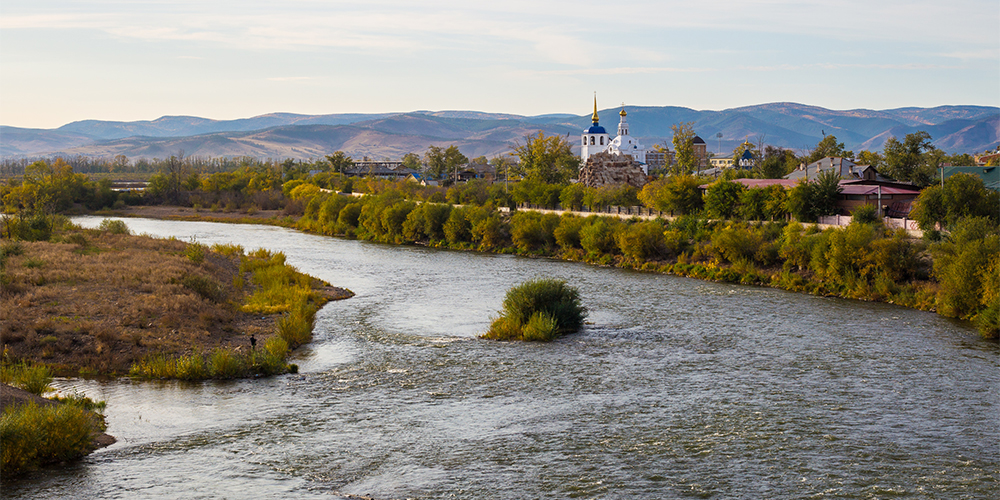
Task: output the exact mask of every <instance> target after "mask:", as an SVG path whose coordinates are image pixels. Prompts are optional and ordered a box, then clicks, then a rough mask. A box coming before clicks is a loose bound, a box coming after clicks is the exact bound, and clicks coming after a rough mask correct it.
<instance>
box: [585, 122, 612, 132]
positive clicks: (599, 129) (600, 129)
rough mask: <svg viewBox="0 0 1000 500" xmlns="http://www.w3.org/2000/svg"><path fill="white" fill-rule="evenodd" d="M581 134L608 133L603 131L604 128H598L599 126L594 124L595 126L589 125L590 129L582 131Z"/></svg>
mask: <svg viewBox="0 0 1000 500" xmlns="http://www.w3.org/2000/svg"><path fill="white" fill-rule="evenodd" d="M583 133H584V134H607V133H608V131H607V130H604V127H602V126H600V125H598V124H596V123H595V124H593V125H591V126H590V128H588V129H587V130H584V131H583Z"/></svg>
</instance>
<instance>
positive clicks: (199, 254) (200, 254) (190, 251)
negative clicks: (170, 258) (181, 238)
mask: <svg viewBox="0 0 1000 500" xmlns="http://www.w3.org/2000/svg"><path fill="white" fill-rule="evenodd" d="M205 250H206V248H205V245H202V244H200V243H188V246H187V247H186V248H185V249H184V255H186V256H187V258H188V259H189V260H190V261H191V262H194V263H195V264H201V263H202V262H204V261H205Z"/></svg>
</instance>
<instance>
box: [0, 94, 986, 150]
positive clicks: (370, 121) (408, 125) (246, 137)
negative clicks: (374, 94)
mask: <svg viewBox="0 0 1000 500" xmlns="http://www.w3.org/2000/svg"><path fill="white" fill-rule="evenodd" d="M621 109H622V108H610V109H604V110H601V111H599V116H600V117H601V125H603V126H604V127H605V128H606V129H607V130H608V132H609V133H610V134H611V135H612V136H614V135H615V131H616V129H617V124H618V120H619V116H618V115H619V111H620V110H621ZM624 110H625V111H626V112H627V119H628V122H629V127H630V131H631V132H632V135H634V136H636V137H637V138H638V139H639V140H640V141H641V142H642V143H643V144H644V145H645V146H646V147H652V145H653V144H662V143H664V142H666V143H668V145H669V141H670V139H671V137H672V136H673V133H672V131H671V126H672V125H675V124H679V123H682V122H693V124H694V130H695V132H696V133H697V134H699V136H700V137H702V138H703V139H704V140H705V142H706V143H707V145H708V149H709V151H711V152H713V153H716V154H719V153H721V154H722V155H727V154H729V153H730V152H731V151H732V150H733V149H734V148H735V147H736V146H737V145H738V144H739V143H741V142H743V141H744V140H750V141H751V142H754V143H756V142H763V143H765V144H771V145H774V146H780V147H784V148H790V149H793V150H797V151H799V152H805V151H808V150H809V149H810V148H812V147H814V146H815V145H816V144H817V143H818V142H819V141H820V140H821V139H822V138H823V137H824V135H829V134H832V135H834V136H836V137H837V140H838V141H839V142H843V143H844V144H845V146H846V148H847V149H849V150H854V151H861V150H871V151H881V149H882V146H883V144H884V143H885V141H886V140H888V139H889V138H890V137H893V136H895V137H897V138H899V139H902V138H903V137H904V136H905V135H906V134H909V133H912V132H916V131H918V130H922V131H925V132H927V133H929V134H930V135H931V137H932V138H933V141H934V145H935V146H936V147H938V148H940V149H942V150H945V151H947V152H949V153H976V152H981V151H984V150H987V149H994V148H996V147H997V146H998V145H1000V108H997V107H991V106H939V107H935V108H898V109H889V110H881V111H876V110H868V109H856V110H848V111H835V110H829V109H825V108H821V107H816V106H807V105H802V104H796V103H771V104H761V105H756V106H747V107H740V108H732V109H726V110H722V111H698V110H694V109H690V108H683V107H673V106H625V107H624ZM590 124H591V113H587V114H585V115H572V114H550V115H538V116H522V115H513V114H500V113H483V112H477V111H436V112H431V111H414V112H409V113H381V114H329V115H301V114H292V113H271V114H266V115H261V116H255V117H253V118H244V119H238V120H210V119H206V118H198V117H193V116H164V117H162V118H158V119H156V120H152V121H133V122H115V121H100V120H83V121H77V122H72V123H69V124H67V125H64V126H62V127H59V128H56V129H29V128H19V127H11V126H0V156H2V157H4V158H34V157H54V156H76V155H82V156H88V157H112V156H115V155H125V156H127V157H129V158H130V159H136V158H166V157H169V156H171V155H177V154H181V155H184V156H200V157H214V156H252V157H258V158H275V159H284V158H295V159H311V158H321V157H323V156H325V155H327V154H330V153H332V152H334V151H338V150H339V151H344V152H345V153H347V154H348V155H350V156H352V157H354V158H361V157H365V156H367V157H369V158H374V159H384V158H389V159H398V158H401V157H402V156H403V155H404V154H406V153H411V152H412V153H417V154H423V153H424V152H425V151H426V150H427V147H428V146H431V145H435V146H442V147H445V146H449V145H452V144H454V145H456V146H457V147H458V148H459V149H460V150H461V151H462V152H463V153H464V154H465V155H466V156H469V157H470V158H471V157H476V156H480V155H485V156H487V157H492V156H494V155H499V154H505V153H507V152H509V151H510V150H511V148H512V146H513V145H514V144H516V143H517V142H521V143H523V142H524V138H525V136H527V135H533V134H536V133H537V132H538V131H542V132H543V133H545V134H546V135H561V136H565V137H567V140H568V141H569V142H570V144H572V145H573V146H574V147H575V148H579V146H578V145H577V143H578V140H579V136H580V133H581V132H582V130H583V129H584V128H586V127H588V126H589V125H590ZM720 135H721V137H720ZM671 149H672V146H671Z"/></svg>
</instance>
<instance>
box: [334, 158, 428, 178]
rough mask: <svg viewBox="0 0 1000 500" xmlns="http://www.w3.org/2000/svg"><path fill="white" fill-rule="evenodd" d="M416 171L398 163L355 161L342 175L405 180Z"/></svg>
mask: <svg viewBox="0 0 1000 500" xmlns="http://www.w3.org/2000/svg"><path fill="white" fill-rule="evenodd" d="M415 172H416V170H413V169H411V168H407V167H404V166H403V162H400V161H356V162H354V165H352V166H351V167H350V168H348V169H346V170H344V174H346V175H348V176H351V177H376V178H378V179H405V178H406V177H409V176H410V174H413V173H415Z"/></svg>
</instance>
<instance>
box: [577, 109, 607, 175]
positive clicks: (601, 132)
mask: <svg viewBox="0 0 1000 500" xmlns="http://www.w3.org/2000/svg"><path fill="white" fill-rule="evenodd" d="M591 120H592V121H593V122H594V123H593V125H591V126H590V128H587V129H584V131H583V135H582V136H581V140H582V141H583V144H582V147H581V148H580V160H581V161H583V162H586V161H587V159H588V158H590V157H591V156H593V155H595V154H597V153H600V152H602V151H604V150H605V149H606V148H607V147H608V142H609V141H608V131H607V130H605V129H604V127H602V126H601V124H600V123H599V122H600V119H599V118H598V117H597V96H596V95H595V96H594V116H592V117H591Z"/></svg>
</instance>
